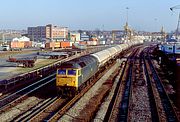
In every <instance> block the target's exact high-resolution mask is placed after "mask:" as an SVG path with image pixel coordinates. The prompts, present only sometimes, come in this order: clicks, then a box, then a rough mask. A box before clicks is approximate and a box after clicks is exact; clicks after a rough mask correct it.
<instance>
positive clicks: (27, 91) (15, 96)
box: [0, 73, 55, 110]
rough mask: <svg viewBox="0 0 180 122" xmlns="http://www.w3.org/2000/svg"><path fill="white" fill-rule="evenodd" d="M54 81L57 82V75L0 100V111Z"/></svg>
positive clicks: (52, 75)
mask: <svg viewBox="0 0 180 122" xmlns="http://www.w3.org/2000/svg"><path fill="white" fill-rule="evenodd" d="M53 81H55V73H54V74H51V75H49V76H48V77H46V78H43V79H41V80H39V81H38V82H35V83H33V84H31V85H29V86H27V87H25V88H23V89H21V90H19V91H17V92H15V93H13V94H11V95H9V96H7V97H5V98H3V99H1V100H0V110H2V109H3V108H5V107H7V106H10V105H11V104H13V103H14V102H16V101H18V100H20V99H22V98H23V97H25V96H27V95H28V94H30V93H32V92H34V91H35V90H37V89H39V88H41V87H43V86H45V85H47V84H48V83H51V82H53Z"/></svg>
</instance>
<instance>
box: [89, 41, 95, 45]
mask: <svg viewBox="0 0 180 122" xmlns="http://www.w3.org/2000/svg"><path fill="white" fill-rule="evenodd" d="M87 45H97V41H87Z"/></svg>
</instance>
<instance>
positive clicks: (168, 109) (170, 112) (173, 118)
mask: <svg viewBox="0 0 180 122" xmlns="http://www.w3.org/2000/svg"><path fill="white" fill-rule="evenodd" d="M148 63H149V66H150V69H151V71H152V77H153V79H154V81H155V84H156V87H157V90H158V92H159V95H160V98H161V102H162V105H163V108H164V111H165V113H166V117H167V120H168V121H170V122H177V121H178V117H177V114H176V112H175V110H174V108H173V106H172V103H171V101H170V99H169V97H168V95H167V93H166V91H165V89H164V87H163V85H162V82H161V80H160V78H159V76H158V74H157V72H156V70H155V68H154V66H153V64H152V62H151V59H150V57H149V56H148Z"/></svg>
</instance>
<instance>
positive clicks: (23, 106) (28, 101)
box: [0, 97, 41, 122]
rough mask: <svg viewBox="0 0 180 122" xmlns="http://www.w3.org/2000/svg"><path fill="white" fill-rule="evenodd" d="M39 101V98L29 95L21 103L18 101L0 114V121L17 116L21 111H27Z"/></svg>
mask: <svg viewBox="0 0 180 122" xmlns="http://www.w3.org/2000/svg"><path fill="white" fill-rule="evenodd" d="M40 101H41V99H39V98H36V97H29V98H28V99H26V100H25V101H23V102H22V103H19V104H18V105H17V106H15V107H13V108H11V109H10V110H9V111H6V112H4V113H2V114H0V122H5V121H12V120H13V118H15V117H16V116H18V115H19V114H21V113H22V112H24V111H27V110H28V109H29V108H30V107H32V106H34V105H36V104H38V103H39V102H40Z"/></svg>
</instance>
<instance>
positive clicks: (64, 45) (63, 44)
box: [61, 41, 70, 48]
mask: <svg viewBox="0 0 180 122" xmlns="http://www.w3.org/2000/svg"><path fill="white" fill-rule="evenodd" d="M68 47H70V42H69V41H62V42H61V48H68Z"/></svg>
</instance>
